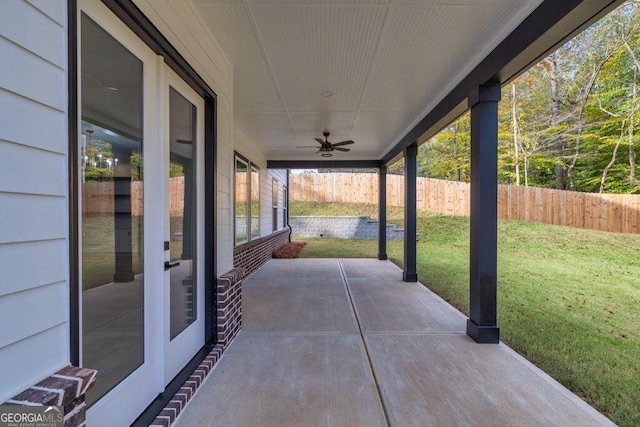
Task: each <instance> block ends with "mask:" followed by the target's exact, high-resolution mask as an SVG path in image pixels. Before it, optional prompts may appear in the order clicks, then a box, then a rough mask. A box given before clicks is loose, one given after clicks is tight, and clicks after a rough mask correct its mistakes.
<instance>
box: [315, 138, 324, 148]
mask: <svg viewBox="0 0 640 427" xmlns="http://www.w3.org/2000/svg"><path fill="white" fill-rule="evenodd" d="M314 139H315V140H316V141H318V142H319V143H320V145H322V146H323V147H324V146H325V142H324V141H323V140H321V139H320V138H314Z"/></svg>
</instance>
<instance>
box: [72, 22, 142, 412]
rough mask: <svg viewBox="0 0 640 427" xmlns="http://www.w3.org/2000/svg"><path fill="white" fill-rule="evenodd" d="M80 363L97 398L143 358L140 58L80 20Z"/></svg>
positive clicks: (91, 393)
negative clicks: (92, 372) (92, 373)
mask: <svg viewBox="0 0 640 427" xmlns="http://www.w3.org/2000/svg"><path fill="white" fill-rule="evenodd" d="M81 28H82V30H81V46H82V50H81V70H82V74H81V95H82V98H81V99H82V101H81V114H82V125H81V127H82V129H81V131H82V135H81V138H80V142H81V149H80V151H81V153H80V156H81V177H80V178H81V188H82V217H81V229H82V248H81V250H82V268H81V271H82V364H83V366H88V367H91V368H93V369H97V370H98V372H99V373H100V375H99V376H98V379H97V380H96V384H95V387H94V388H93V389H92V390H90V391H89V392H88V393H87V402H88V404H92V403H94V402H95V401H96V400H98V399H99V398H100V397H102V396H103V395H105V394H106V393H107V392H108V391H109V390H111V389H112V388H113V387H115V386H116V385H117V384H118V383H120V382H121V381H122V380H123V379H124V378H126V377H127V376H129V374H131V373H132V372H133V371H134V370H136V369H137V368H138V367H139V366H141V365H142V363H143V362H144V356H145V355H144V340H143V339H144V334H143V330H144V321H143V315H144V312H143V275H142V272H143V271H142V270H143V265H144V262H143V251H142V249H143V218H144V216H143V213H144V212H143V175H142V161H143V133H142V128H143V126H142V121H143V120H142V118H143V101H142V99H143V96H142V94H143V90H142V89H143V79H142V74H143V70H142V65H143V64H142V61H141V60H140V59H138V58H137V57H136V56H135V55H133V54H132V53H131V52H130V51H129V50H127V49H126V48H125V47H124V46H123V45H122V44H120V43H119V42H118V41H116V39H114V38H113V37H112V36H110V35H109V34H108V33H107V32H106V31H104V30H103V29H102V28H101V27H100V26H98V24H96V23H95V22H94V21H93V20H92V19H91V18H89V17H88V16H87V15H85V14H84V13H83V14H82V18H81Z"/></svg>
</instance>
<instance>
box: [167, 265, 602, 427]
mask: <svg viewBox="0 0 640 427" xmlns="http://www.w3.org/2000/svg"><path fill="white" fill-rule="evenodd" d="M401 276H402V272H401V270H400V269H399V268H398V267H396V266H395V265H394V264H392V263H390V262H387V261H377V260H371V259H339V260H338V259H294V260H271V261H269V262H268V263H267V264H265V265H264V266H263V267H262V268H261V269H259V270H258V271H256V272H255V273H254V274H253V275H252V276H251V277H250V278H248V279H247V280H245V282H244V285H243V286H244V287H243V294H242V298H243V308H242V310H243V328H242V331H241V332H240V334H239V335H238V336H237V338H236V339H235V341H234V342H233V343H232V344H231V345H230V347H229V348H228V349H227V351H226V352H225V353H224V355H223V356H222V358H221V359H220V361H219V362H218V365H217V366H216V367H215V368H214V370H213V371H212V372H211V373H210V374H209V376H208V377H207V379H206V380H205V382H204V383H203V385H202V386H201V387H200V388H199V390H198V392H197V394H196V395H195V396H194V397H193V399H192V400H191V401H190V403H189V404H188V406H187V407H186V408H185V410H183V411H182V413H181V414H180V416H179V418H178V419H177V420H176V423H175V424H174V425H178V426H185V427H186V426H189V427H191V426H225V427H228V426H367V427H370V426H386V425H391V426H538V425H557V426H596V425H613V424H612V423H611V422H610V421H609V420H608V419H607V418H605V417H604V416H603V415H601V414H600V413H598V412H597V411H596V410H595V409H593V408H591V407H590V406H589V405H587V404H586V403H584V402H583V401H582V400H581V399H579V398H578V397H577V396H575V395H574V394H572V393H571V392H569V391H568V390H567V389H565V388H564V387H562V386H561V385H560V384H559V383H557V382H556V381H554V380H553V379H551V378H550V377H549V376H548V375H546V374H545V373H543V372H542V371H540V370H539V369H538V368H536V367H535V366H533V365H532V364H531V363H529V362H528V361H526V360H525V359H524V358H522V357H521V356H519V355H518V354H517V353H515V352H514V351H513V350H511V349H510V348H509V347H507V346H506V345H504V344H498V345H492V344H476V343H474V342H473V341H472V340H471V339H470V338H468V337H467V335H466V334H465V324H466V318H465V317H464V316H463V315H462V314H461V313H460V312H458V311H457V310H455V309H454V308H452V307H451V306H450V305H449V304H447V303H446V302H445V301H443V300H442V299H440V298H439V297H438V296H437V295H435V294H434V293H432V292H431V291H429V290H428V289H427V288H425V287H424V286H422V285H421V284H419V283H405V282H403V281H402V280H401Z"/></svg>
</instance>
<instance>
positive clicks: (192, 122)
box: [166, 88, 198, 340]
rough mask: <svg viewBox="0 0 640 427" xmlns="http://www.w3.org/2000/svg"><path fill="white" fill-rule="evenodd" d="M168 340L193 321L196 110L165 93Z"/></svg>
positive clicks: (173, 94) (172, 92)
mask: <svg viewBox="0 0 640 427" xmlns="http://www.w3.org/2000/svg"><path fill="white" fill-rule="evenodd" d="M169 111H170V116H169V140H170V142H169V180H170V183H169V189H170V190H169V197H170V202H169V206H170V207H169V235H170V238H171V242H170V261H169V263H168V264H167V265H166V268H169V269H170V270H171V271H170V296H169V298H170V309H169V310H170V321H169V328H170V339H172V340H173V339H174V338H175V337H176V336H178V334H180V333H181V332H182V331H183V330H184V329H185V328H187V327H188V326H189V325H191V324H192V323H193V322H194V321H195V320H196V318H197V315H198V313H197V303H196V302H197V286H196V277H197V274H196V271H197V269H196V254H197V234H196V232H197V221H196V219H197V217H196V211H197V204H196V201H197V197H196V187H197V186H196V181H197V179H196V178H197V175H196V158H195V157H196V152H197V132H196V130H197V127H196V126H197V123H196V121H197V120H196V117H197V116H196V113H197V111H196V107H195V106H194V105H193V104H191V103H190V102H189V101H188V100H187V99H186V98H184V97H183V96H182V95H180V94H179V93H178V92H177V91H176V90H175V89H173V88H170V89H169Z"/></svg>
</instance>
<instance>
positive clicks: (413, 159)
mask: <svg viewBox="0 0 640 427" xmlns="http://www.w3.org/2000/svg"><path fill="white" fill-rule="evenodd" d="M417 176H418V144H417V143H414V144H412V145H409V146H408V147H407V148H405V150H404V272H403V273H402V280H404V281H405V282H417V281H418V263H417V246H416V240H417V212H416V209H417V208H418V206H417V203H416V190H417Z"/></svg>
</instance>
